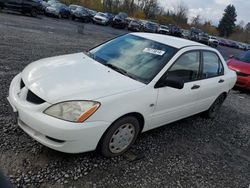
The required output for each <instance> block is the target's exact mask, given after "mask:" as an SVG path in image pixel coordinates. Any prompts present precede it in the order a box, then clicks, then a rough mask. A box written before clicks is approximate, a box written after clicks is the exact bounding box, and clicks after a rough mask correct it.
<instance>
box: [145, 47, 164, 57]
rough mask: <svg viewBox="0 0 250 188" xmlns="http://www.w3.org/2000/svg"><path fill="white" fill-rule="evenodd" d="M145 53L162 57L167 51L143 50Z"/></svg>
mask: <svg viewBox="0 0 250 188" xmlns="http://www.w3.org/2000/svg"><path fill="white" fill-rule="evenodd" d="M143 52H147V53H150V54H154V55H160V56H162V55H163V54H165V51H162V50H157V49H153V48H145V49H144V50H143Z"/></svg>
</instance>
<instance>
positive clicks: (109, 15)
mask: <svg viewBox="0 0 250 188" xmlns="http://www.w3.org/2000/svg"><path fill="white" fill-rule="evenodd" d="M105 14H106V16H107V18H108V24H110V23H111V22H112V20H113V19H114V17H115V16H114V15H113V14H111V13H109V12H105Z"/></svg>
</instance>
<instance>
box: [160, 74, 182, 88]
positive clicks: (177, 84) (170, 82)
mask: <svg viewBox="0 0 250 188" xmlns="http://www.w3.org/2000/svg"><path fill="white" fill-rule="evenodd" d="M164 85H165V86H168V87H172V88H175V89H182V88H183V87H184V81H183V79H181V78H179V77H172V76H167V77H166V78H165V80H164Z"/></svg>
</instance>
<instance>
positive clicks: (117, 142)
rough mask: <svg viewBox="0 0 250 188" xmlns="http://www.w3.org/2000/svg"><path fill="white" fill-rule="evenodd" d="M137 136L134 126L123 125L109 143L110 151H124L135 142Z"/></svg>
mask: <svg viewBox="0 0 250 188" xmlns="http://www.w3.org/2000/svg"><path fill="white" fill-rule="evenodd" d="M134 136H135V127H134V125H132V124H130V123H127V124H124V125H121V126H120V127H119V128H118V129H117V130H116V131H115V132H114V134H113V135H112V137H111V139H110V141H109V150H110V151H111V152H112V153H120V152H122V151H124V150H125V149H126V148H127V147H128V146H129V145H130V144H131V142H132V141H133V138H134Z"/></svg>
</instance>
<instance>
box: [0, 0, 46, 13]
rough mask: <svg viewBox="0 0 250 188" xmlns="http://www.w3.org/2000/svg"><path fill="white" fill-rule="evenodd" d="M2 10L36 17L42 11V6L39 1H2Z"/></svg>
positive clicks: (0, 1) (0, 4)
mask: <svg viewBox="0 0 250 188" xmlns="http://www.w3.org/2000/svg"><path fill="white" fill-rule="evenodd" d="M0 9H9V10H13V11H18V12H21V13H22V14H30V15H31V16H34V17H36V16H37V14H38V12H40V11H41V10H42V4H41V3H40V1H38V0H32V1H30V0H0Z"/></svg>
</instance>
